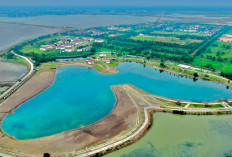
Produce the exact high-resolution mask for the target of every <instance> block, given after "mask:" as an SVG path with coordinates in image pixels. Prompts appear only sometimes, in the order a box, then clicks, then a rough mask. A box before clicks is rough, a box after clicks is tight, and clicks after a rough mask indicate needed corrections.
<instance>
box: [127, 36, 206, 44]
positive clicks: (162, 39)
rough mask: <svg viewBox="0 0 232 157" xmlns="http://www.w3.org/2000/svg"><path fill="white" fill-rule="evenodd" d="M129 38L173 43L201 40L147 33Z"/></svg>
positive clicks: (189, 42)
mask: <svg viewBox="0 0 232 157" xmlns="http://www.w3.org/2000/svg"><path fill="white" fill-rule="evenodd" d="M131 39H134V40H141V41H158V42H166V43H173V44H180V45H186V44H191V43H196V42H197V43H200V42H202V40H195V39H186V40H181V39H180V38H177V37H164V36H148V35H139V36H136V37H131Z"/></svg>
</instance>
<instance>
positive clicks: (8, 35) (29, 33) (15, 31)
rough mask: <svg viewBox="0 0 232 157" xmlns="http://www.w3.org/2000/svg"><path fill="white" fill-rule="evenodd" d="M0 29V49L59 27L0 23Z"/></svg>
mask: <svg viewBox="0 0 232 157" xmlns="http://www.w3.org/2000/svg"><path fill="white" fill-rule="evenodd" d="M0 30H1V31H0V37H1V38H0V51H1V50H4V49H7V48H9V47H11V46H13V45H15V44H17V43H20V42H23V41H25V40H28V39H33V38H36V37H39V36H42V35H46V34H51V33H55V32H58V31H59V29H51V28H42V27H34V26H25V25H17V24H6V23H0Z"/></svg>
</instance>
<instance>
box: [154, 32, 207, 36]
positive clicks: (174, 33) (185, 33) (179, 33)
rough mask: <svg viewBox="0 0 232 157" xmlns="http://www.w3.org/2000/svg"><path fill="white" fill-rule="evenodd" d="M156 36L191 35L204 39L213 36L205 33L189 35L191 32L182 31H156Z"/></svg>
mask: <svg viewBox="0 0 232 157" xmlns="http://www.w3.org/2000/svg"><path fill="white" fill-rule="evenodd" d="M153 33H154V34H160V35H163V34H168V35H191V36H203V37H208V36H211V34H205V33H189V32H180V31H175V32H166V31H154V32H153Z"/></svg>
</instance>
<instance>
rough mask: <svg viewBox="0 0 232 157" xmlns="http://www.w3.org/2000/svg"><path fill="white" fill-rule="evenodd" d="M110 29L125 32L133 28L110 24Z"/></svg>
mask: <svg viewBox="0 0 232 157" xmlns="http://www.w3.org/2000/svg"><path fill="white" fill-rule="evenodd" d="M107 29H108V30H116V31H121V32H125V31H130V30H131V28H130V27H127V28H125V27H116V26H110V27H108V28H107Z"/></svg>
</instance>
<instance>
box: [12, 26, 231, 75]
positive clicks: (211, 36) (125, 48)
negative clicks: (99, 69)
mask: <svg viewBox="0 0 232 157" xmlns="http://www.w3.org/2000/svg"><path fill="white" fill-rule="evenodd" d="M94 29H96V30H97V31H101V32H103V33H102V34H100V35H94V36H93V37H94V38H103V39H104V40H105V42H103V43H94V44H93V48H92V49H91V50H89V51H87V52H76V51H75V52H71V53H60V51H57V50H53V51H48V52H46V53H45V52H41V51H40V52H39V51H37V50H39V47H40V45H42V44H49V43H54V42H56V41H58V40H60V39H62V38H64V37H67V36H69V37H70V36H71V37H80V36H82V37H88V36H91V35H92V34H91V31H88V30H90V28H89V29H86V30H73V31H67V32H62V33H59V34H58V33H55V34H52V35H47V36H42V37H39V38H37V39H34V40H30V41H27V42H24V43H22V44H20V45H17V46H15V47H14V48H13V49H12V50H14V51H15V52H16V53H18V54H22V53H24V55H26V56H30V57H31V58H32V59H33V60H35V64H36V65H39V64H40V63H43V62H49V61H54V60H55V59H56V58H59V57H70V56H82V57H87V56H88V55H92V54H94V53H95V52H100V51H111V52H118V53H120V54H122V55H135V56H143V57H146V58H147V59H161V60H163V61H165V60H172V61H175V62H179V63H188V64H194V65H196V66H203V67H206V68H209V69H211V70H216V69H220V70H221V71H222V73H221V75H223V76H226V77H228V78H231V77H232V74H231V73H232V66H231V63H232V59H231V58H232V51H231V48H232V43H226V42H221V41H219V40H218V39H219V38H220V37H221V36H222V35H224V34H226V33H228V32H230V31H231V30H232V29H231V27H229V26H217V25H207V24H201V25H199V24H191V23H190V24H184V23H146V24H136V25H120V26H116V27H113V28H112V29H109V27H96V28H94ZM123 29H126V30H123ZM111 34H114V35H115V34H116V35H115V36H112V35H111Z"/></svg>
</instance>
